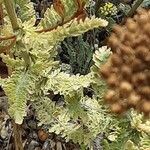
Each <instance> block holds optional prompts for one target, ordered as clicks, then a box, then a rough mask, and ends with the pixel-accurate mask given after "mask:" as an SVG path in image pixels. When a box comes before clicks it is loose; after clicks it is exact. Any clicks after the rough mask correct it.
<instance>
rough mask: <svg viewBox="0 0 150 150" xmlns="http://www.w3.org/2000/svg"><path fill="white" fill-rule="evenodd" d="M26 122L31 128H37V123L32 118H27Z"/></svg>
mask: <svg viewBox="0 0 150 150" xmlns="http://www.w3.org/2000/svg"><path fill="white" fill-rule="evenodd" d="M27 124H28V126H29V127H30V128H31V129H36V128H37V124H36V122H35V121H34V120H29V121H28V123H27Z"/></svg>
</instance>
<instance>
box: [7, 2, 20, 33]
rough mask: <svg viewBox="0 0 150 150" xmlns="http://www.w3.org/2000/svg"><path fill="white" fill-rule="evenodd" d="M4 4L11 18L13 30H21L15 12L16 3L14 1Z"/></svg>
mask: <svg viewBox="0 0 150 150" xmlns="http://www.w3.org/2000/svg"><path fill="white" fill-rule="evenodd" d="M4 4H5V7H6V10H7V13H8V16H9V18H10V21H11V24H12V28H13V30H17V29H19V25H18V22H17V15H16V12H15V6H14V1H13V0H4Z"/></svg>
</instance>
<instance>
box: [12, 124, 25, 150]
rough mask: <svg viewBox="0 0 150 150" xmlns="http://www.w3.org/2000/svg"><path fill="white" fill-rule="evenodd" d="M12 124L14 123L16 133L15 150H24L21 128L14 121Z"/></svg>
mask: <svg viewBox="0 0 150 150" xmlns="http://www.w3.org/2000/svg"><path fill="white" fill-rule="evenodd" d="M12 123H13V132H14V142H15V150H23V146H22V136H21V135H22V134H21V126H20V125H18V124H16V123H15V122H14V121H12Z"/></svg>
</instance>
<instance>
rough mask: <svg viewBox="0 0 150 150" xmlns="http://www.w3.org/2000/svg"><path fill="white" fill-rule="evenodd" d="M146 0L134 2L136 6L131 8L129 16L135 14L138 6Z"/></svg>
mask: <svg viewBox="0 0 150 150" xmlns="http://www.w3.org/2000/svg"><path fill="white" fill-rule="evenodd" d="M143 1H144V0H137V2H136V3H135V4H134V6H133V7H132V8H131V9H130V11H129V12H128V14H127V17H131V16H133V14H134V13H135V11H136V10H137V8H138V7H139V6H140V5H141V4H142V2H143Z"/></svg>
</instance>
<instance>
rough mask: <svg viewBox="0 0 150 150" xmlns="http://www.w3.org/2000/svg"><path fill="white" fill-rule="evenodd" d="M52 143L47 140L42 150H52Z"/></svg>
mask: <svg viewBox="0 0 150 150" xmlns="http://www.w3.org/2000/svg"><path fill="white" fill-rule="evenodd" d="M50 147H51V146H50V141H49V140H46V141H45V142H44V144H43V147H42V150H51V148H50Z"/></svg>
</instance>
